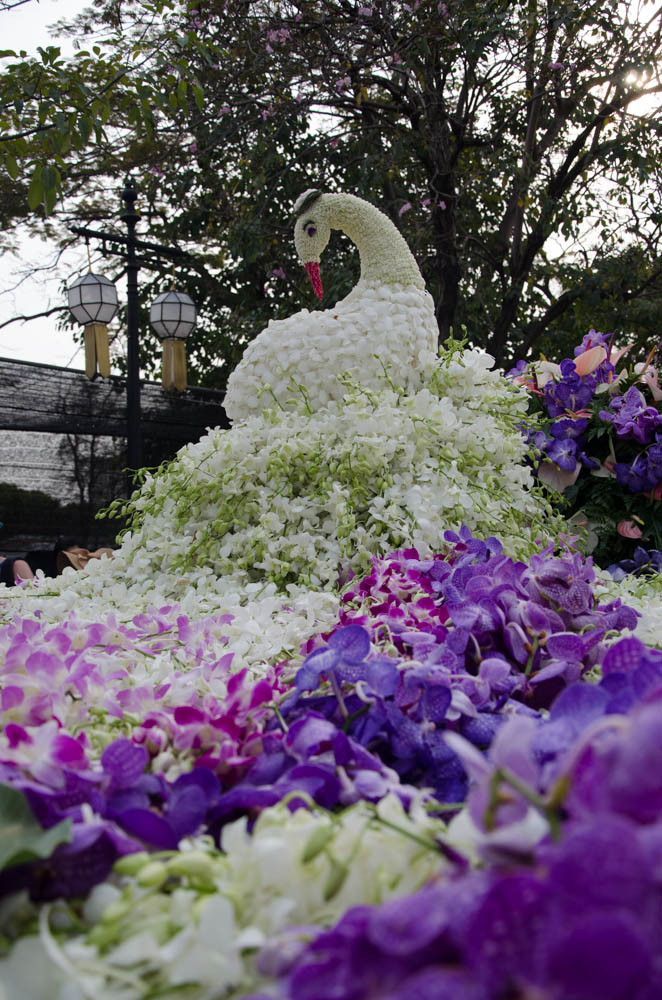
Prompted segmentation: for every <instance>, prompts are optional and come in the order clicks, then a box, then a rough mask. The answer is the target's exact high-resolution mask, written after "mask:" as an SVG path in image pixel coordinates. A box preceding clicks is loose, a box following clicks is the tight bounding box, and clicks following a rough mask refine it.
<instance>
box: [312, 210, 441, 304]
mask: <svg viewBox="0 0 662 1000" xmlns="http://www.w3.org/2000/svg"><path fill="white" fill-rule="evenodd" d="M325 201H327V204H328V220H329V225H330V226H331V228H332V229H340V230H341V231H342V232H343V233H345V235H346V236H348V237H349V238H350V240H351V241H352V243H354V244H355V245H356V248H357V250H358V252H359V258H360V260H361V281H362V282H365V283H367V284H370V285H379V284H383V285H414V286H415V287H416V288H425V282H424V281H423V278H422V276H421V272H420V271H419V269H418V264H417V263H416V261H415V260H414V257H413V255H412V253H411V251H410V249H409V247H408V246H407V244H406V242H405V240H404V239H403V237H402V236H401V235H400V233H399V232H398V230H397V229H396V227H395V226H394V225H393V223H392V222H391V220H390V219H388V218H387V217H386V216H385V215H384V214H383V213H382V212H380V211H379V209H377V208H374V206H373V205H369V204H368V203H367V202H365V201H363V200H362V199H361V198H356V197H355V196H354V195H351V194H328V195H325Z"/></svg>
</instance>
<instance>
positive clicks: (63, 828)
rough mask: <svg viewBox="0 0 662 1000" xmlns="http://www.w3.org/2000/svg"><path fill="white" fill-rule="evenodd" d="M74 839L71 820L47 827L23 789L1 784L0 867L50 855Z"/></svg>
mask: <svg viewBox="0 0 662 1000" xmlns="http://www.w3.org/2000/svg"><path fill="white" fill-rule="evenodd" d="M70 840H71V820H68V819H66V820H63V822H62V823H58V824H57V825H56V826H52V827H51V828H50V829H49V830H44V829H42V827H41V826H40V825H39V823H38V822H37V820H36V819H35V817H34V813H33V812H32V810H31V809H30V806H29V805H28V801H27V799H26V798H25V796H24V795H23V793H22V792H19V791H17V790H16V789H15V788H11V787H10V786H9V785H0V869H2V868H7V867H9V865H17V864H20V863H21V862H24V861H31V860H32V859H33V858H48V857H50V856H51V854H52V853H53V851H54V850H55V848H56V847H57V846H58V844H66V843H68V842H69V841H70Z"/></svg>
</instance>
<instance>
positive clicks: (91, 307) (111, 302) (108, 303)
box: [67, 271, 119, 326]
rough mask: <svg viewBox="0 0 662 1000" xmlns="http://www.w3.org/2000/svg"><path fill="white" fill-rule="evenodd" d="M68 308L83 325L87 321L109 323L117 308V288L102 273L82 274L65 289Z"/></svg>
mask: <svg viewBox="0 0 662 1000" xmlns="http://www.w3.org/2000/svg"><path fill="white" fill-rule="evenodd" d="M67 295H68V298H69V309H70V310H71V313H72V314H73V317H74V319H77V320H78V322H79V323H82V325H83V326H87V324H88V323H110V321H111V319H113V317H114V316H115V315H116V313H117V310H118V308H119V306H118V302H117V289H116V288H115V286H114V284H113V283H112V281H110V279H109V278H105V277H104V276H103V275H102V274H92V272H91V271H90V272H89V273H88V274H84V275H83V277H82V278H78V279H77V280H76V281H74V283H73V284H72V285H70V286H69V289H68V291H67Z"/></svg>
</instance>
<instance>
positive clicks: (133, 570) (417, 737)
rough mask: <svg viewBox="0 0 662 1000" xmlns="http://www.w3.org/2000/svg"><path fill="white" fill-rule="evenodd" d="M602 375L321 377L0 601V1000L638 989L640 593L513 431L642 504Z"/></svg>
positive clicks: (481, 363) (654, 610) (638, 563)
mask: <svg viewBox="0 0 662 1000" xmlns="http://www.w3.org/2000/svg"><path fill="white" fill-rule="evenodd" d="M380 224H381V223H380ZM304 235H305V231H304ZM302 238H303V236H302ZM358 238H359V241H360V234H358ZM386 258H387V263H388V261H389V259H390V258H389V255H388V254H386ZM396 258H397V254H396V255H395V257H394V258H393V260H396ZM309 262H310V261H309ZM313 263H314V261H313ZM391 263H393V261H391ZM396 263H397V260H396ZM610 359H611V360H610ZM421 364H422V362H421ZM615 364H616V361H615V356H614V355H613V354H611V353H610V349H609V347H608V345H607V346H606V345H605V343H604V338H603V339H602V340H600V341H599V342H597V343H594V342H592V341H591V342H588V341H587V342H586V343H585V344H584V345H583V349H581V350H580V351H579V352H578V356H577V358H576V359H575V361H568V362H564V363H563V365H562V366H560V367H559V369H558V371H557V370H556V369H555V368H553V367H552V366H549V365H547V364H546V363H543V364H542V365H539V366H538V367H537V368H536V369H535V370H534V369H529V370H527V371H526V372H522V371H520V372H519V373H517V377H519V378H521V379H522V378H523V379H524V380H525V382H526V383H527V384H528V392H527V389H523V388H522V387H521V386H517V385H513V382H512V379H511V380H510V381H509V380H506V379H504V378H503V377H502V376H501V375H499V374H498V373H496V372H493V371H492V370H491V365H492V362H491V359H489V358H487V357H486V356H485V355H482V354H480V352H477V351H469V350H466V349H465V347H464V345H463V344H459V343H456V342H451V343H450V344H449V345H448V346H447V348H446V349H445V350H444V351H443V352H442V353H441V357H440V358H439V359H438V361H437V362H435V363H434V364H429V365H428V362H427V360H426V362H425V365H424V366H423V367H424V369H425V384H424V385H415V386H409V387H406V386H402V385H398V384H396V383H395V382H394V381H393V380H392V379H390V378H389V372H388V366H387V365H380V373H379V375H378V376H376V375H375V378H374V379H373V378H372V376H371V378H369V379H368V384H366V383H364V382H363V381H357V380H356V379H354V378H350V377H347V376H340V377H338V374H337V372H335V371H334V372H327V373H325V377H326V376H328V377H327V383H329V381H330V379H331V378H333V379H334V380H335V382H334V394H333V395H332V399H331V401H329V400H323V399H321V397H318V398H316V399H315V400H314V401H313V402H314V405H311V400H310V397H309V395H307V388H306V385H305V384H304V382H301V384H300V385H299V386H298V387H297V392H298V393H299V399H298V401H297V402H296V403H293V404H292V405H289V402H288V404H287V405H286V406H284V405H283V402H282V400H279V399H278V394H275V396H276V403H275V405H273V406H271V407H266V406H265V408H264V409H263V410H262V409H259V408H258V409H256V410H255V412H254V413H253V415H250V416H248V417H247V419H244V420H242V421H241V422H239V423H238V424H237V425H236V426H235V427H233V428H232V429H231V430H230V431H219V430H215V431H210V433H209V434H208V435H206V436H205V437H204V438H203V439H202V440H201V441H200V442H199V443H198V444H196V445H192V446H188V447H187V448H185V449H182V451H181V452H180V453H179V454H178V456H177V457H176V459H175V460H174V462H172V463H170V464H169V465H167V466H165V467H164V468H162V469H161V470H159V471H158V472H157V473H156V474H154V475H148V476H147V477H146V479H145V482H144V484H143V486H142V487H141V489H139V490H137V491H136V493H135V494H134V496H133V497H132V498H131V500H130V502H129V503H128V504H124V505H122V504H120V505H116V506H115V507H114V508H113V510H115V511H119V510H120V509H122V512H123V513H125V514H127V515H128V517H129V520H130V528H129V530H128V532H127V534H126V535H125V537H124V540H123V543H122V546H121V548H120V550H119V551H118V552H117V553H116V554H115V557H114V558H113V559H112V560H101V561H95V564H94V565H90V567H89V568H88V569H87V570H86V571H84V572H82V573H79V574H75V573H74V572H73V571H68V570H67V571H65V572H64V573H63V574H62V576H60V577H58V578H57V580H53V581H47V580H45V579H44V578H43V577H41V578H40V577H38V578H37V580H36V581H34V582H31V583H29V584H26V585H25V586H23V587H18V588H15V589H14V590H13V591H7V592H6V594H4V593H2V594H0V1000H24V998H26V997H29V998H30V1000H92V998H94V1000H156V998H157V997H166V996H173V997H174V996H178V997H181V998H185V1000H240V998H243V1000H249V998H252V1000H267V998H272V1000H278V998H281V1000H371V998H374V997H376V996H378V997H380V998H382V1000H408V998H409V997H412V996H416V997H418V996H421V997H426V996H429V997H435V998H436V1000H441V998H443V997H449V998H450V997H452V998H453V1000H503V997H505V996H513V997H515V996H522V997H523V996H524V995H526V996H529V995H530V996H533V995H534V994H535V996H536V997H537V998H540V1000H569V998H573V1000H650V998H652V997H656V996H659V995H660V994H662V973H661V971H660V970H661V968H662V966H661V963H660V954H661V953H662V951H661V949H662V922H661V919H660V914H661V913H662V890H661V889H660V879H659V857H660V841H661V837H662V778H661V775H662V751H661V750H660V748H661V747H662V652H661V651H660V650H659V649H658V648H656V647H657V645H658V644H659V636H660V634H661V625H660V623H661V622H662V581H660V578H659V576H654V577H649V576H647V575H646V573H645V567H646V565H648V564H647V563H646V562H645V559H644V556H642V555H640V554H638V552H639V550H636V551H635V552H634V554H633V558H632V561H633V563H634V564H635V567H636V568H637V569H640V570H642V572H640V573H639V574H638V575H628V576H627V577H626V578H625V580H624V581H623V583H621V584H618V583H616V582H615V581H614V580H612V579H609V578H608V577H607V576H606V574H600V573H596V571H595V568H594V566H593V562H592V560H591V558H590V557H589V558H586V557H585V556H584V555H582V554H581V553H580V552H579V551H577V549H576V548H575V547H574V541H575V539H573V538H572V536H571V534H570V528H569V526H568V524H567V523H566V522H565V521H564V520H563V519H562V518H561V517H560V516H558V515H557V514H555V513H554V512H553V509H552V507H551V505H550V504H549V502H548V501H547V500H546V499H545V496H544V495H543V492H542V490H541V489H539V488H538V487H536V486H535V484H534V479H533V475H532V471H531V469H530V468H529V467H527V466H526V464H525V458H526V455H527V443H526V441H525V440H524V438H523V437H522V435H521V433H520V428H521V425H522V423H523V422H524V421H525V420H526V419H528V418H527V409H528V404H529V400H530V398H531V396H533V398H535V400H536V401H540V405H539V409H540V410H541V412H542V413H543V422H542V424H541V425H539V426H538V427H536V428H533V429H532V430H531V431H530V433H532V434H533V438H534V441H533V443H534V447H535V448H536V449H537V452H536V455H537V459H536V466H537V467H538V471H539V473H540V474H541V477H542V478H545V477H546V474H547V473H553V474H554V475H556V476H557V477H558V476H563V475H566V476H570V477H572V476H575V479H574V483H573V484H572V486H573V488H574V487H575V486H577V487H578V488H582V487H583V486H584V479H583V478H582V476H584V471H583V470H584V469H587V470H588V469H589V468H593V471H596V469H598V470H602V469H605V470H607V473H608V475H607V476H603V478H598V477H595V476H592V475H590V473H588V472H587V473H586V475H585V479H586V482H587V483H592V484H598V485H600V484H602V483H607V484H608V485H610V486H611V487H613V486H614V484H617V486H618V487H619V489H621V490H622V491H625V489H626V488H627V489H628V491H629V494H628V495H629V496H632V497H634V498H635V500H634V501H632V503H633V504H634V503H635V501H636V502H640V501H641V500H642V497H643V499H645V500H646V501H651V500H652V499H653V498H652V497H645V493H647V492H651V493H654V491H655V489H656V486H653V487H652V488H651V489H650V490H649V489H648V487H649V486H650V483H651V481H652V478H653V477H654V476H655V475H656V472H655V470H656V462H657V450H656V449H657V448H658V446H659V442H658V438H657V435H658V433H659V432H658V430H657V427H658V423H659V420H658V418H657V416H656V414H657V408H656V406H655V405H653V404H649V403H647V402H645V403H644V404H640V401H639V398H638V397H637V396H635V395H634V393H632V389H633V388H634V389H635V391H636V392H640V393H643V391H644V390H642V389H641V386H640V385H639V383H638V381H637V379H638V378H640V377H643V378H644V379H645V380H648V381H646V386H647V388H646V390H645V391H646V392H650V393H652V394H653V398H654V400H656V398H655V395H654V393H655V391H656V390H655V388H654V384H653V381H652V374H651V372H650V370H649V367H645V368H644V369H643V370H642V371H632V372H629V373H627V375H626V376H624V377H623V378H622V379H621V378H620V377H619V376H617V375H616V372H615ZM373 374H374V372H373ZM547 375H549V376H550V377H549V378H548V380H547V381H548V384H549V388H547V385H543V384H542V382H543V378H544V377H546V376H547ZM242 384H244V383H242V381H241V379H240V381H239V385H240V386H241V385H242ZM336 386H337V387H338V389H337V395H336ZM602 386H604V389H603V388H602ZM619 387H620V389H619ZM249 388H250V387H249ZM620 390H623V391H622V392H621V391H620ZM619 393H620V395H619ZM240 395H241V393H240ZM594 397H595V399H594ZM643 398H644V401H645V400H646V399H647V397H646V396H644V397H643ZM619 399H621V402H620V403H619V402H618V400H619ZM591 407H594V408H595V413H594V410H593V409H591ZM598 408H600V409H601V411H604V415H603V416H600V413H599V412H598ZM598 420H599V421H600V422H601V423H600V427H601V428H602V432H601V433H600V434H598V433H597V432H596V433H594V434H593V433H592V430H593V429H594V428H595V427H597V423H596V421H598ZM591 421H593V423H591ZM621 432H622V433H621ZM536 435H538V437H536ZM614 436H615V444H614V448H615V447H617V446H621V445H623V447H625V448H630V449H632V448H634V449H635V450H637V449H638V450H637V453H636V454H634V453H632V452H630V453H628V452H627V451H624V452H622V453H621V452H619V453H618V458H619V461H620V462H621V463H622V464H627V463H628V461H629V467H630V473H627V474H626V472H625V471H621V472H620V473H618V472H617V471H616V465H617V464H618V462H614V463H613V464H610V461H609V458H608V456H607V455H606V453H605V452H604V448H603V446H604V445H605V444H608V442H609V440H611V438H613V437H614ZM600 448H602V449H603V450H602V451H600ZM628 454H629V458H628ZM593 455H595V456H596V457H593ZM573 458H574V462H575V464H574V465H572V459H573ZM564 463H565V464H564ZM633 469H634V472H633V471H632V470H633ZM575 473H576V475H575ZM619 476H620V478H619ZM635 476H640V479H639V480H637V481H636V482H637V483H638V484H639V485H642V484H643V485H645V487H646V489H642V490H639V491H636V490H635V491H634V492H633V491H632V490H631V489H630V487H631V486H632V485H633V484H634V483H635V479H634V478H633V477H635ZM548 478H549V477H548ZM557 485H558V486H560V487H562V488H564V487H565V488H567V487H570V485H571V484H570V482H564V481H563V480H561V481H557ZM623 495H625V493H624V492H623ZM582 500H584V501H585V502H586V503H588V502H589V501H590V491H589V490H588V487H586V493H585V495H582ZM576 502H578V500H577V501H576ZM598 506H599V505H598ZM641 509H642V508H639V507H636V508H635V506H631V507H626V513H628V514H631V515H632V518H633V519H634V518H635V517H640V516H641V514H640V510H641ZM635 523H636V522H635ZM652 523H653V522H651V524H652ZM646 524H647V530H648V523H647V522H646ZM653 530H654V529H653ZM642 536H643V537H648V536H647V535H646V533H644V532H643V531H642ZM641 551H642V552H643V549H642V550H641ZM644 555H645V553H644ZM649 562H651V560H650V559H649Z"/></svg>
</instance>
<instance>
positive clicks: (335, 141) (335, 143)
mask: <svg viewBox="0 0 662 1000" xmlns="http://www.w3.org/2000/svg"><path fill="white" fill-rule="evenodd" d="M339 142H340V140H339V139H332V140H331V149H337V148H338V144H339Z"/></svg>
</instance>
